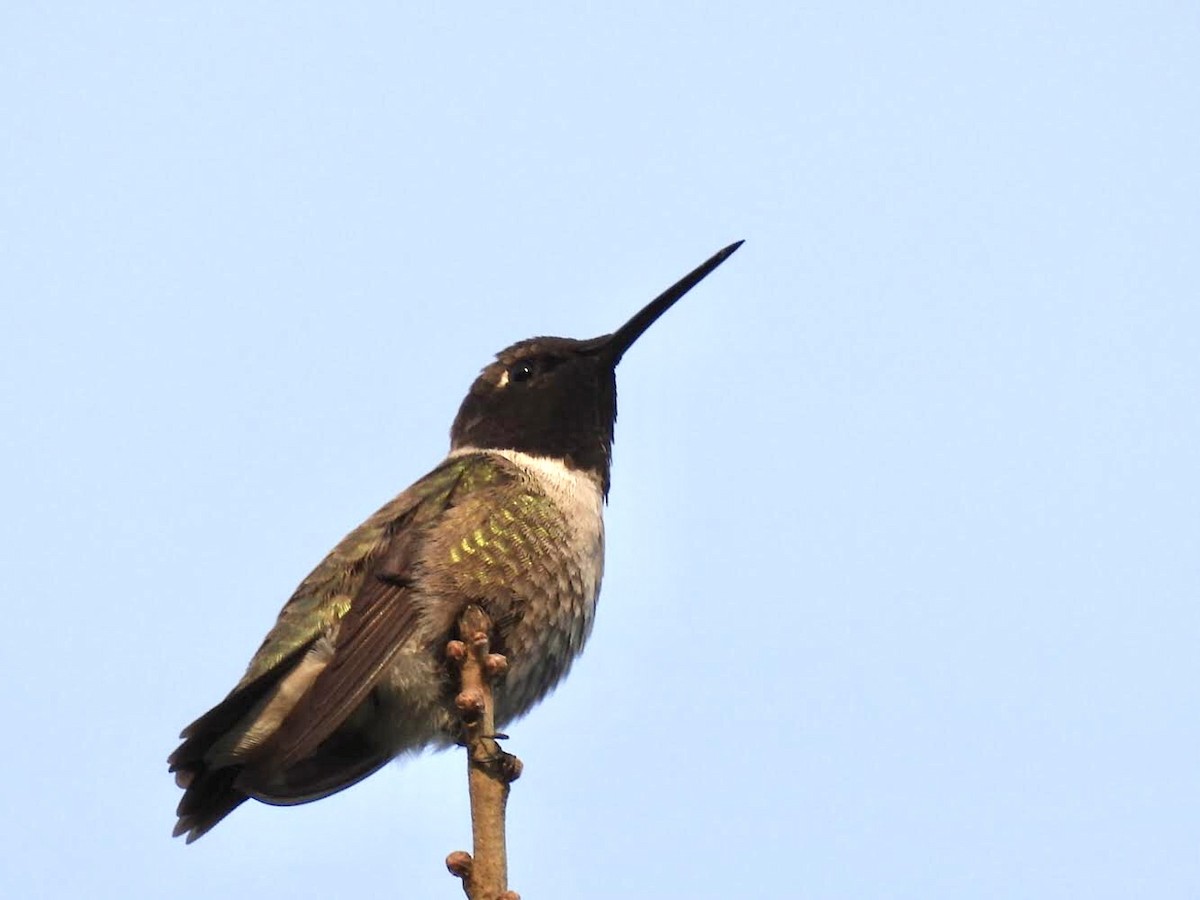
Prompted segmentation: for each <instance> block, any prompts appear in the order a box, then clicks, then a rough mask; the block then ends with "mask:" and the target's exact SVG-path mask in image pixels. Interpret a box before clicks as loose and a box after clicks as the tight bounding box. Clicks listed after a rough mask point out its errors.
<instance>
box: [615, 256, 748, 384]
mask: <svg viewBox="0 0 1200 900" xmlns="http://www.w3.org/2000/svg"><path fill="white" fill-rule="evenodd" d="M743 243H744V242H743V241H736V242H735V243H732V244H730V245H729V246H728V247H726V248H725V249H724V250H721V251H718V252H717V253H715V254H713V256H712V257H711V258H710V259H708V260H706V261H705V262H702V263H701V264H700V265H698V266H696V268H694V269H692V271H690V272H688V273H687V274H686V275H684V276H683V277H682V278H680V279H679V280H678V281H677V282H675V283H674V284H673V285H671V286H670V287H669V288H667V289H666V290H665V291H663V292H662V293H661V294H659V295H658V296H657V297H655V298H654V299H653V300H651V301H650V302H649V303H647V304H646V305H645V306H644V307H642V309H641V310H639V311H638V313H637V314H636V315H635V316H634V317H633V318H632V319H630V320H629V321H628V322H626V323H625V324H624V325H622V326H621V327H620V328H618V329H617V330H616V331H614V332H613V333H612V334H610V335H607V336H606V337H603V338H600V339H599V340H598V341H597V342H596V343H597V345H598V346H597V348H596V349H597V350H598V351H599V352H601V353H603V354H605V355H607V356H609V357H610V358H611V359H612V364H613V365H614V366H615V365H616V364H617V363H619V362H620V361H621V357H622V356H624V355H625V351H626V350H628V349H629V348H630V347H631V346H632V345H633V342H634V341H636V340H637V339H638V338H639V337H641V336H642V333H643V332H645V330H646V329H647V328H649V327H650V326H651V325H653V324H654V323H655V321H656V320H657V319H658V317H659V316H661V315H662V314H663V313H665V312H666V311H667V310H668V309H670V308H671V306H672V304H674V303H675V301H676V300H678V299H679V298H680V297H682V296H683V295H684V294H686V293H687V292H688V291H690V290H691V289H692V288H694V287H695V286H696V285H698V284H699V283H700V282H701V281H703V280H704V278H705V276H706V275H708V273H709V272H711V271H712V270H713V269H715V268H716V267H717V266H719V265H720V264H721V263H723V262H725V260H727V259H729V257H730V256H732V255H733V252H734V251H735V250H737V248H738V247H740V246H742V244H743Z"/></svg>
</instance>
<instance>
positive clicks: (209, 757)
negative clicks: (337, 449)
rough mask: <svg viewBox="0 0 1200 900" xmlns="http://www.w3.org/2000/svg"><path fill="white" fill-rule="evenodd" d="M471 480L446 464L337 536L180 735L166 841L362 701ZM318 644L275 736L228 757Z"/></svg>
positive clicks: (209, 817) (235, 800) (402, 636)
mask: <svg viewBox="0 0 1200 900" xmlns="http://www.w3.org/2000/svg"><path fill="white" fill-rule="evenodd" d="M484 468H485V469H486V468H488V467H484ZM481 475H482V476H483V477H486V478H488V479H489V480H491V479H495V478H499V477H503V475H501V474H500V473H499V472H498V471H497V470H494V469H493V470H491V472H490V473H485V472H482V471H481V470H480V468H479V467H478V466H475V467H471V466H469V465H468V460H467V459H465V458H463V457H456V458H454V459H451V460H448V461H447V462H445V463H443V464H442V465H441V466H439V467H438V468H437V469H435V470H434V471H432V472H430V473H429V474H428V475H427V476H425V477H424V478H422V479H421V480H420V481H418V482H417V483H416V484H414V485H413V486H412V487H411V488H409V489H408V490H407V491H405V492H404V493H403V494H401V495H400V496H399V497H397V498H396V499H395V500H393V501H392V502H390V503H388V504H387V505H386V506H384V507H383V508H382V509H380V510H379V511H378V512H377V513H375V515H373V516H372V517H371V518H370V519H368V520H367V521H366V522H364V523H363V524H362V525H361V526H359V527H358V528H356V529H355V530H354V531H353V532H351V533H350V534H349V535H347V536H346V538H345V539H344V540H342V542H341V543H339V544H338V546H337V547H335V548H334V550H333V551H332V552H331V553H330V554H329V556H327V557H326V558H325V560H324V561H322V562H321V564H320V565H319V566H317V568H316V569H314V570H313V572H312V573H311V574H310V575H309V576H308V577H307V578H305V579H304V581H303V582H302V583H301V584H300V586H299V588H297V590H296V592H295V594H294V595H293V596H292V598H291V599H290V600H289V601H288V602H287V604H286V605H285V606H284V608H283V610H282V611H281V612H280V614H279V619H278V621H277V622H276V623H275V626H274V627H273V628H272V629H271V632H270V633H269V634H268V635H267V637H266V639H265V640H264V641H263V643H262V646H261V647H260V648H259V650H258V652H257V653H256V654H255V656H254V659H253V660H251V662H250V665H249V667H248V668H247V671H246V674H245V676H244V677H243V678H242V680H241V682H240V683H239V684H238V685H237V686H236V687H235V688H234V689H233V691H232V692H231V693H230V694H229V696H228V697H226V698H225V699H224V700H223V701H222V702H221V703H219V704H218V705H217V706H216V707H214V708H213V709H212V710H210V711H209V712H207V713H206V714H205V715H203V716H201V717H200V718H199V719H197V720H196V721H195V722H193V723H192V724H191V725H189V726H188V727H187V728H186V729H184V731H183V734H182V735H181V737H182V738H183V739H184V740H183V743H182V744H181V745H180V746H179V748H178V749H176V751H175V752H174V753H172V754H171V757H170V759H169V764H170V768H171V771H173V772H176V780H177V781H178V782H179V784H180V786H181V787H183V788H185V794H184V796H183V798H182V799H181V801H180V804H179V811H178V813H179V816H180V820H179V824H178V826H177V827H176V834H180V833H182V832H185V831H187V832H190V833H189V838H188V839H189V841H191V840H194V839H195V838H197V837H199V836H200V835H201V834H203V833H204V832H205V831H207V830H208V829H209V828H211V827H212V826H213V825H215V824H216V823H217V822H218V821H219V820H220V819H221V818H223V817H224V816H225V815H227V814H228V813H229V812H230V811H231V810H232V809H234V808H235V807H236V806H237V805H238V804H240V803H241V802H242V801H244V800H245V799H246V796H247V789H246V785H247V784H253V783H254V782H256V781H258V780H259V779H258V778H256V777H254V775H255V771H253V770H257V771H259V772H262V773H264V774H265V775H266V776H267V779H268V780H273V779H271V778H270V775H269V774H268V773H272V772H273V773H280V772H281V769H280V765H281V764H282V765H283V766H285V767H286V766H288V765H290V764H292V763H294V762H296V761H298V760H301V759H303V758H304V757H305V756H306V755H308V754H309V753H311V752H312V751H313V750H315V749H316V748H317V747H318V746H319V745H320V744H321V743H322V742H324V741H325V740H327V739H328V738H329V737H330V735H331V734H333V733H334V732H335V731H336V730H337V728H338V726H339V725H340V724H341V723H342V722H343V721H345V719H346V717H347V716H348V715H349V714H350V713H351V712H353V710H354V708H355V707H356V706H357V705H358V704H360V703H361V702H362V701H363V700H364V699H365V698H366V696H367V694H368V693H369V692H370V690H371V689H372V688H373V687H374V685H375V684H376V683H377V682H378V680H379V677H380V675H381V673H382V672H383V671H384V670H385V669H386V667H387V664H388V662H389V661H390V660H391V659H392V658H393V657H394V655H395V653H396V652H397V650H398V648H400V647H401V646H402V645H403V644H404V643H405V640H406V638H407V637H408V636H409V635H410V634H411V632H412V629H413V628H414V627H415V625H416V613H415V609H414V604H413V603H412V602H411V600H412V597H411V582H410V577H411V568H412V562H413V560H414V558H415V555H416V553H417V551H418V549H419V546H420V542H421V540H422V538H423V536H424V535H425V534H426V533H427V531H428V529H429V528H430V527H432V525H433V524H435V523H436V522H437V520H438V519H439V518H440V516H441V515H442V514H443V513H444V512H445V510H446V509H448V508H449V507H450V506H451V505H452V503H453V499H454V496H455V494H456V492H458V491H459V490H462V489H470V488H471V487H473V486H474V484H475V483H476V482H477V481H478V479H479V477H481ZM330 634H333V638H332V649H333V652H332V654H331V656H330V660H329V663H328V664H327V665H326V666H325V668H324V669H323V670H322V671H321V672H320V674H319V675H318V676H317V677H316V678H315V679H314V681H313V683H312V685H311V686H310V687H309V689H308V690H307V692H306V693H305V695H304V696H302V697H301V699H300V700H299V701H298V702H297V703H296V705H295V706H294V707H293V708H292V709H290V710H288V712H287V714H286V715H285V716H284V718H283V721H282V722H281V723H280V725H279V727H278V729H277V730H276V732H275V733H274V734H273V735H271V736H269V737H267V738H266V739H265V741H264V742H263V743H261V744H258V745H257V746H255V747H253V748H252V749H250V750H247V751H245V752H243V751H236V750H235V751H233V752H232V753H231V752H230V747H231V746H236V745H237V743H238V739H239V737H240V736H241V735H243V734H245V733H246V731H247V729H249V728H250V726H251V725H252V724H253V720H254V717H255V716H256V715H257V711H258V710H260V709H262V704H263V703H265V702H267V701H268V698H269V697H271V696H272V694H273V692H275V691H276V689H277V688H278V687H279V685H280V684H281V683H282V682H283V681H284V680H285V679H287V678H288V676H289V675H291V674H292V673H293V672H295V671H296V670H297V668H298V666H299V665H300V664H301V662H302V660H304V659H305V658H306V657H307V656H308V655H309V654H310V652H318V650H319V649H321V647H320V645H321V642H323V641H328V638H326V636H327V635H330ZM345 749H347V748H342V750H345ZM339 755H340V754H339ZM383 761H386V760H385V759H380V760H367V761H366V762H370V763H371V765H370V766H365V765H364V766H350V770H353V775H352V777H348V778H347V780H346V781H345V782H344V783H342V784H330V785H328V786H327V787H325V788H324V789H323V790H322V791H320V792H318V793H314V794H312V795H310V796H308V797H307V799H315V798H316V796H323V795H324V794H327V793H331V792H332V791H333V790H336V789H338V787H344V786H346V784H349V783H352V782H353V781H355V780H357V779H358V778H361V777H363V776H364V775H365V774H368V773H369V772H370V771H371V770H372V768H373V767H375V766H377V765H380V764H382V762H383ZM348 762H349V761H348ZM248 769H249V770H251V771H247V770H248ZM348 771H349V770H348ZM243 776H245V777H243ZM250 792H251V793H253V791H250ZM264 799H266V798H264ZM280 799H281V800H282V799H284V798H280Z"/></svg>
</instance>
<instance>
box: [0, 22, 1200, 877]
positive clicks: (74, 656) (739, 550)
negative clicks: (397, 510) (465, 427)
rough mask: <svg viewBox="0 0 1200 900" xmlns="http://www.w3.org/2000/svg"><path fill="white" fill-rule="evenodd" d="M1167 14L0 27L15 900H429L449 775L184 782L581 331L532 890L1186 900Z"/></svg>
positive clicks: (1185, 511) (1191, 753)
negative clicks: (395, 516)
mask: <svg viewBox="0 0 1200 900" xmlns="http://www.w3.org/2000/svg"><path fill="white" fill-rule="evenodd" d="M1198 60H1200V7H1197V5H1196V4H1195V3H1194V2H1179V3H1153V2H1151V3H1145V2H1141V3H1129V4H1111V3H1095V2H1087V3H1084V2H1080V3H1041V2H1038V3H1033V2H1015V3H1013V2H1006V3H993V4H961V3H924V4H853V3H844V2H842V3H828V4H820V5H807V4H799V3H779V4H765V3H764V4H758V3H751V4H743V5H740V6H739V5H738V4H732V3H698V4H684V3H674V4H670V3H652V2H645V0H643V2H638V3H632V4H625V3H606V4H595V5H592V6H591V7H590V8H585V7H584V5H582V4H561V3H555V4H550V3H547V4H540V5H538V4H516V5H509V4H479V3H453V4H452V3H442V4H434V3H420V4H417V3H408V4H405V3H395V4H384V3H366V4H339V5H337V9H336V11H335V5H334V4H327V5H325V4H311V3H274V4H253V3H250V4H247V3H160V4H152V3H143V4H136V3H103V4H102V3H50V4H30V3H22V2H11V3H6V4H5V5H4V8H3V11H0V104H2V106H0V109H2V114H3V129H2V137H0V172H2V173H3V174H2V178H3V182H2V183H3V194H2V196H0V247H2V250H0V296H2V298H3V313H2V322H0V325H2V329H0V330H2V334H0V342H2V346H0V354H2V360H0V366H2V367H3V369H2V373H0V374H2V378H3V380H2V385H0V391H2V392H3V393H2V397H0V399H2V402H3V412H2V414H3V422H4V428H3V433H2V435H0V469H2V472H3V475H2V476H0V477H2V479H3V481H2V490H3V505H4V516H3V519H2V522H3V524H2V525H0V528H2V534H0V547H2V550H0V553H2V554H3V558H2V560H0V562H2V564H3V580H4V589H3V591H4V598H5V604H4V609H5V611H6V617H5V620H6V623H7V628H8V631H7V634H8V640H6V641H5V642H4V649H3V651H2V652H0V670H2V671H0V683H2V684H3V688H2V694H0V722H2V723H3V738H4V740H3V749H2V750H0V773H3V800H2V804H3V808H4V813H3V815H0V888H2V891H0V892H2V893H3V894H4V896H5V897H83V896H86V897H100V898H109V897H111V898H131V897H132V898H143V897H144V898H161V897H172V898H175V897H180V898H192V897H195V898H212V897H235V896H239V897H240V896H255V897H259V898H265V897H286V898H306V897H314V898H315V897H332V896H353V897H380V898H393V897H445V898H456V897H459V896H461V895H460V893H459V887H458V885H457V884H456V883H455V882H454V881H453V879H451V878H450V877H449V876H448V875H446V874H445V872H444V870H443V868H442V860H443V858H444V856H445V854H446V853H447V852H449V851H450V850H453V849H456V848H459V847H464V846H466V845H467V842H468V835H467V824H466V822H467V820H466V812H465V802H466V801H465V787H464V778H463V774H462V770H463V761H462V759H461V758H460V757H459V755H457V754H452V755H444V756H441V757H429V758H422V759H419V760H416V761H414V762H410V763H409V764H407V765H405V766H393V767H389V768H388V769H387V770H385V771H384V772H382V773H380V774H379V775H377V776H375V777H374V778H372V779H370V780H369V781H368V782H366V783H364V784H362V785H360V786H359V787H357V788H355V789H353V790H351V791H349V792H347V793H344V794H342V795H340V796H338V797H336V798H334V799H331V800H327V801H324V802H321V803H318V804H315V805H311V806H307V807H303V808H297V809H290V810H289V809H283V810H279V809H271V808H268V807H264V806H261V805H258V804H250V805H247V806H246V807H243V808H242V809H240V810H238V811H237V812H236V813H235V814H234V815H233V816H232V817H231V818H230V819H229V820H227V821H226V822H225V823H224V824H222V825H221V826H220V827H219V828H218V829H217V830H216V831H214V832H213V833H212V834H210V835H209V836H208V837H206V838H205V839H203V840H202V841H201V842H200V843H198V844H196V845H194V846H191V847H185V846H184V845H183V843H182V842H181V841H172V840H171V839H170V838H169V833H170V829H171V826H172V824H173V815H172V811H173V809H174V806H175V803H176V801H177V798H178V791H177V790H176V788H175V787H174V785H173V783H172V781H171V778H170V777H169V776H168V775H167V773H166V769H165V764H164V760H165V758H166V755H167V753H168V752H169V751H170V750H171V749H172V748H173V747H174V744H175V736H176V734H177V732H178V730H179V729H180V727H182V726H183V725H184V724H185V723H186V722H188V721H189V720H191V719H192V718H193V717H194V716H196V715H198V714H199V713H201V712H203V711H204V710H205V709H206V708H207V707H208V706H209V705H210V704H211V703H213V702H215V701H216V700H217V699H219V698H220V697H221V696H222V695H223V694H224V692H225V691H226V690H228V688H229V687H230V686H231V685H232V683H233V682H234V681H235V680H236V678H237V677H238V676H239V674H240V672H241V669H242V667H243V666H244V664H245V662H246V660H247V659H248V657H249V655H250V654H251V653H252V652H253V650H254V649H255V647H256V646H257V644H258V642H259V639H260V638H261V636H262V634H263V632H264V631H265V630H266V628H267V627H268V625H269V624H270V622H271V621H272V619H273V617H274V615H275V612H276V610H277V608H278V606H279V605H280V604H281V603H282V602H283V600H284V599H286V597H287V595H288V594H289V593H290V592H291V590H292V588H293V587H294V585H295V584H296V583H297V582H298V581H299V579H300V578H301V577H302V576H303V575H304V574H305V573H306V572H307V571H308V569H309V568H310V567H311V566H312V565H313V564H314V563H315V562H316V561H318V560H319V559H320V558H321V556H322V555H323V554H324V552H325V551H326V550H327V549H328V548H329V547H330V546H331V545H332V544H333V543H334V542H335V541H336V540H337V539H338V538H339V537H340V536H341V535H342V534H343V533H344V532H345V531H346V530H348V529H349V528H351V527H352V526H354V525H355V524H357V522H358V521H359V520H360V519H361V518H363V517H364V516H365V515H366V514H368V513H370V512H371V511H372V510H374V509H375V507H376V506H378V505H379V504H380V503H382V502H383V501H384V500H386V499H387V498H389V497H390V496H391V495H392V494H394V493H396V492H398V491H399V490H401V489H402V488H404V487H405V486H406V485H407V484H408V483H409V482H411V481H412V480H413V479H415V478H416V477H418V476H419V475H421V474H422V473H423V472H424V471H426V470H427V469H428V468H429V467H431V466H432V465H433V464H434V463H436V462H437V460H438V459H439V458H440V457H441V455H442V454H443V452H444V451H445V448H446V431H447V428H448V426H449V423H450V420H451V418H452V417H453V414H454V411H455V409H456V408H457V404H458V402H459V399H460V397H461V395H462V394H463V392H464V391H465V389H466V387H467V385H468V384H469V383H470V381H471V379H472V378H473V377H474V375H475V373H476V372H477V371H478V369H479V368H480V367H481V366H482V365H484V364H485V363H486V362H487V361H488V360H489V358H490V354H491V353H493V352H494V351H495V350H497V349H499V348H500V347H502V346H504V345H506V344H507V343H509V342H511V341H513V340H516V339H519V338H522V337H526V336H529V335H531V334H537V333H551V334H569V335H579V336H591V335H594V334H597V333H601V332H604V331H608V330H610V329H611V328H612V327H614V326H615V325H617V324H618V323H620V322H621V321H623V320H624V319H625V317H626V316H627V315H628V314H630V313H631V312H632V311H633V310H634V309H636V308H637V307H638V306H639V305H641V304H642V303H643V302H644V301H646V300H648V299H649V298H650V297H651V296H653V295H654V294H655V293H657V292H658V291H659V290H661V289H662V288H663V287H665V286H666V285H667V284H669V283H671V282H672V281H673V280H674V279H675V278H677V277H678V276H680V275H682V274H683V273H684V272H686V271H687V270H688V269H690V268H691V267H692V266H694V265H695V264H697V263H699V262H700V261H701V260H702V259H704V258H705V257H707V256H708V255H709V254H710V253H711V252H713V251H714V250H716V249H717V248H719V247H721V246H723V245H724V244H726V243H728V242H729V241H732V240H735V239H738V238H745V239H746V241H747V243H746V246H745V247H744V248H742V250H741V251H740V252H739V253H738V254H737V255H736V256H735V257H734V258H733V259H731V260H730V261H729V262H728V263H727V264H726V265H725V266H724V267H723V268H722V269H721V270H720V271H718V272H717V273H716V274H715V275H714V276H713V277H711V278H710V279H709V280H708V281H707V282H705V283H704V284H703V285H702V286H701V288H699V289H698V290H697V291H695V292H694V293H693V294H691V295H690V296H689V297H688V298H687V299H686V301H685V302H684V303H682V304H681V305H680V306H679V307H677V308H676V309H674V310H672V311H671V312H670V314H669V315H668V316H667V317H666V318H665V319H664V320H662V321H661V322H660V323H659V325H658V326H656V327H655V329H654V330H653V331H652V332H650V333H649V335H648V336H647V338H646V339H645V340H644V341H643V342H642V343H641V344H639V345H638V347H637V348H636V349H635V351H634V352H632V353H630V355H629V356H628V357H627V360H626V363H625V364H624V365H623V366H622V368H621V371H620V381H621V388H622V394H621V420H620V422H619V424H618V430H617V444H616V460H615V467H614V488H613V492H612V498H611V499H612V504H611V507H610V510H609V515H608V530H609V553H608V574H607V577H606V579H605V585H604V595H603V599H602V602H601V608H600V614H599V619H598V624H597V627H596V630H595V633H594V635H593V640H592V643H591V645H590V647H589V649H588V652H587V654H586V655H585V656H584V658H583V659H582V661H581V662H580V664H579V665H578V667H577V668H576V670H575V671H574V672H573V673H572V676H571V678H570V679H569V681H568V682H567V683H566V685H565V686H564V687H563V689H562V690H560V691H559V692H558V694H557V695H556V696H555V697H554V698H553V699H552V700H551V701H550V702H548V703H547V704H545V705H544V706H543V707H541V708H539V709H538V710H537V711H536V712H535V713H534V714H533V715H532V716H530V717H529V718H528V719H527V720H525V721H524V722H521V723H519V724H517V725H516V726H515V727H514V728H512V729H510V730H511V731H512V734H513V740H512V742H511V744H510V747H511V749H512V750H514V751H515V752H517V753H518V754H520V755H521V756H522V757H523V758H524V760H525V762H526V765H527V770H526V772H527V774H526V777H525V778H524V779H523V780H522V781H521V782H520V783H519V784H518V785H517V787H516V790H515V794H514V797H513V801H512V805H511V843H512V854H511V861H512V881H513V886H514V887H515V888H517V889H518V890H520V891H522V892H523V893H524V895H525V896H526V897H527V898H529V900H534V898H539V897H540V898H550V897H572V898H611V897H624V896H633V897H706V898H707V897H711V898H727V897H738V896H744V897H767V896H771V897H774V896H788V897H790V896H797V897H805V898H963V897H971V898H976V897H987V898H992V897H1004V898H1010V897H1011V898H1064V897H1080V898H1084V897H1086V898H1107V897H1111V898H1129V897H1153V898H1195V897H1197V896H1200V768H1198V764H1200V760H1198V756H1200V752H1198V751H1200V722H1198V713H1200V703H1198V699H1200V696H1198V687H1197V676H1198V675H1200V671H1198V670H1200V666H1198V664H1197V649H1198V639H1200V611H1198V603H1197V600H1198V593H1200V563H1198V558H1200V557H1198V550H1200V546H1198V545H1200V463H1198V456H1200V427H1198V414H1200V401H1198V393H1200V364H1198V362H1197V357H1198V355H1200V339H1198V337H1197V333H1198V330H1200V312H1198V309H1200V263H1198V262H1197V251H1198V248H1200V62H1198Z"/></svg>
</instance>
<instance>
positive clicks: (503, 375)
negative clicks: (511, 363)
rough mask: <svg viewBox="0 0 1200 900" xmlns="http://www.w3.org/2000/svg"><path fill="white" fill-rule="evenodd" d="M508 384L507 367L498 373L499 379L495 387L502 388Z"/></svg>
mask: <svg viewBox="0 0 1200 900" xmlns="http://www.w3.org/2000/svg"><path fill="white" fill-rule="evenodd" d="M507 384H508V369H505V370H504V371H503V372H501V373H500V379H499V380H498V381H497V382H496V387H498V388H502V387H504V386H505V385H507Z"/></svg>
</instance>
